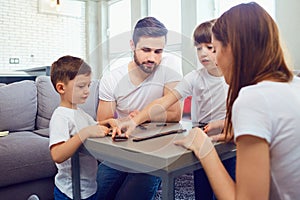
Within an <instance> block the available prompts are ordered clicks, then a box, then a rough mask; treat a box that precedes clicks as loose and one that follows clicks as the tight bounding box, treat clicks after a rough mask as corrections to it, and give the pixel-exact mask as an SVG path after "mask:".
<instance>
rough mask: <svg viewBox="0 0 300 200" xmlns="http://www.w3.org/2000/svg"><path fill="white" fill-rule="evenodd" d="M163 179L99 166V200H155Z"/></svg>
mask: <svg viewBox="0 0 300 200" xmlns="http://www.w3.org/2000/svg"><path fill="white" fill-rule="evenodd" d="M160 183H161V179H160V178H158V177H156V176H151V175H148V174H143V173H128V172H124V171H119V170H116V169H113V168H111V167H108V166H106V165H105V164H103V163H100V164H99V167H98V174H97V184H98V191H97V199H98V200H113V199H130V200H135V199H136V200H141V199H143V200H148V199H149V200H153V199H154V198H155V195H156V192H157V190H158V188H159V186H160Z"/></svg>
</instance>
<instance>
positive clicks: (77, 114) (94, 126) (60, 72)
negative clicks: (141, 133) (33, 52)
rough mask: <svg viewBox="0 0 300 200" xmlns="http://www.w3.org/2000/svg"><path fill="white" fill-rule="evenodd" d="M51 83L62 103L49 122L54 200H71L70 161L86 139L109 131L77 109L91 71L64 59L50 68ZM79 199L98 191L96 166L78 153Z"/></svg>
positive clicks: (72, 59) (91, 198)
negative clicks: (55, 172) (53, 163)
mask: <svg viewBox="0 0 300 200" xmlns="http://www.w3.org/2000/svg"><path fill="white" fill-rule="evenodd" d="M51 82H52V84H53V86H54V88H55V90H56V91H57V92H58V93H59V95H60V98H61V101H60V105H59V107H57V108H56V109H55V111H54V112H53V115H52V117H51V120H50V125H49V128H50V142H49V147H50V152H51V156H52V159H53V160H54V162H55V163H56V166H57V169H58V172H57V174H56V176H55V188H54V198H55V200H58V199H73V194H72V172H71V157H72V155H73V154H74V153H75V152H76V151H77V149H78V148H79V147H80V146H81V145H82V144H83V142H84V141H85V140H86V139H87V138H88V137H104V136H105V135H106V134H108V132H109V129H108V128H107V127H105V126H100V125H99V124H98V123H97V122H96V121H95V120H94V119H93V118H92V117H91V116H89V115H88V114H87V113H85V112H84V111H83V110H81V109H80V108H78V107H77V104H83V103H84V102H85V101H86V99H87V98H88V96H89V86H90V83H91V68H90V66H89V65H88V64H87V63H85V62H84V61H83V60H82V59H80V58H76V57H72V56H63V57H61V58H59V59H58V60H57V61H55V62H54V63H53V64H52V67H51ZM79 157H80V183H81V198H82V199H89V200H94V199H96V191H97V182H96V176H97V169H98V163H97V160H96V159H95V158H93V157H92V156H90V155H86V154H82V153H79Z"/></svg>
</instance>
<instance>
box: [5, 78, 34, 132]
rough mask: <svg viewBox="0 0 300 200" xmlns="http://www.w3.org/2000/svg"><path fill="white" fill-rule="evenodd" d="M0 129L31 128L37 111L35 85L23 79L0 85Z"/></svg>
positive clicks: (21, 129) (20, 129)
mask: <svg viewBox="0 0 300 200" xmlns="http://www.w3.org/2000/svg"><path fill="white" fill-rule="evenodd" d="M0 97H1V98H0V131H4V130H8V131H24V130H33V129H34V127H35V116H36V112H37V98H36V85H35V83H34V81H30V80H25V81H20V82H14V83H11V84H8V85H5V86H2V87H0Z"/></svg>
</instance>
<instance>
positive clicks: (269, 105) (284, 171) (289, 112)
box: [232, 77, 300, 200]
mask: <svg viewBox="0 0 300 200" xmlns="http://www.w3.org/2000/svg"><path fill="white" fill-rule="evenodd" d="M232 123H233V128H234V136H235V139H236V138H237V137H239V136H241V135H253V136H256V137H259V138H263V139H265V140H266V141H267V142H268V143H269V146H270V159H271V160H270V161H271V188H270V195H271V196H270V199H286V200H290V199H299V197H300V187H299V186H300V169H299V166H300V78H296V77H295V78H294V79H293V81H292V82H291V83H279V82H270V81H263V82H260V83H258V84H256V85H252V86H247V87H244V88H242V89H241V91H240V92H239V96H238V98H237V99H236V101H235V102H234V105H233V111H232ZM250 151H251V150H250ZM249 173H251V172H249Z"/></svg>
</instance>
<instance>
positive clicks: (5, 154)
mask: <svg viewBox="0 0 300 200" xmlns="http://www.w3.org/2000/svg"><path fill="white" fill-rule="evenodd" d="M48 146H49V139H48V138H46V137H41V136H39V135H36V134H34V133H33V132H29V131H23V132H11V133H10V134H9V135H8V136H5V137H1V138H0V160H1V165H0V171H1V174H2V176H0V187H4V186H8V185H11V184H16V183H22V182H26V181H31V180H37V179H41V178H47V177H53V176H54V175H55V173H56V167H55V164H54V162H53V160H52V158H51V156H50V151H49V147H48Z"/></svg>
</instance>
